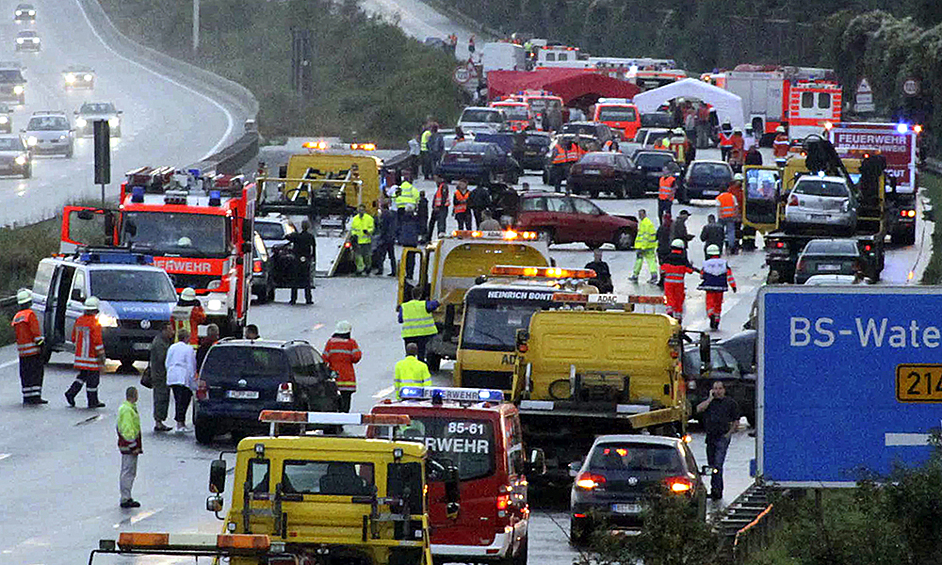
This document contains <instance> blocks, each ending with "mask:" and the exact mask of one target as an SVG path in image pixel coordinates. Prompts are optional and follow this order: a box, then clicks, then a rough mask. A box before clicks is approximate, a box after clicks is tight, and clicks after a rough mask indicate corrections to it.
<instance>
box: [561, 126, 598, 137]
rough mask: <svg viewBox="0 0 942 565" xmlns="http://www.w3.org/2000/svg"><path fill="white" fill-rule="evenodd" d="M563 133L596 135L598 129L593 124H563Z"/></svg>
mask: <svg viewBox="0 0 942 565" xmlns="http://www.w3.org/2000/svg"><path fill="white" fill-rule="evenodd" d="M563 133H581V134H583V135H593V136H594V135H598V129H596V127H595V125H594V124H566V125H564V126H563Z"/></svg>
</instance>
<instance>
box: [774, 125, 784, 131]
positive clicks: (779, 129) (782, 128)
mask: <svg viewBox="0 0 942 565" xmlns="http://www.w3.org/2000/svg"><path fill="white" fill-rule="evenodd" d="M775 133H785V126H778V127H777V128H775Z"/></svg>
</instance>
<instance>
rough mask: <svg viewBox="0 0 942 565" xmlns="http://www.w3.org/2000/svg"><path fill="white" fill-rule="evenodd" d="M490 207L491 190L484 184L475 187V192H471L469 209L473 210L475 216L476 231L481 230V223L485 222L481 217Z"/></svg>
mask: <svg viewBox="0 0 942 565" xmlns="http://www.w3.org/2000/svg"><path fill="white" fill-rule="evenodd" d="M490 205H491V192H490V189H489V188H488V187H487V186H485V185H483V184H479V185H477V186H476V187H474V190H472V191H471V196H470V198H469V199H468V207H469V208H471V214H472V215H473V216H474V225H475V229H481V222H482V221H483V220H484V219H483V218H482V217H481V215H482V214H483V213H484V211H485V210H487V209H488V207H490Z"/></svg>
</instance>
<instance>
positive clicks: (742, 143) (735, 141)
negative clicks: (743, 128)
mask: <svg viewBox="0 0 942 565" xmlns="http://www.w3.org/2000/svg"><path fill="white" fill-rule="evenodd" d="M729 142H730V145H732V146H733V148H734V149H738V150H739V151H740V152H745V151H746V139H745V138H744V137H743V136H741V135H734V136H732V137H730V138H729Z"/></svg>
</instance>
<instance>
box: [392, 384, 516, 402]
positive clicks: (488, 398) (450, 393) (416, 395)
mask: <svg viewBox="0 0 942 565" xmlns="http://www.w3.org/2000/svg"><path fill="white" fill-rule="evenodd" d="M435 396H441V398H442V400H453V401H457V402H503V400H504V393H503V392H502V391H499V390H493V389H487V388H457V387H434V388H428V387H418V386H404V387H402V388H401V389H400V390H399V398H401V399H402V400H430V399H431V398H432V397H435Z"/></svg>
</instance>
